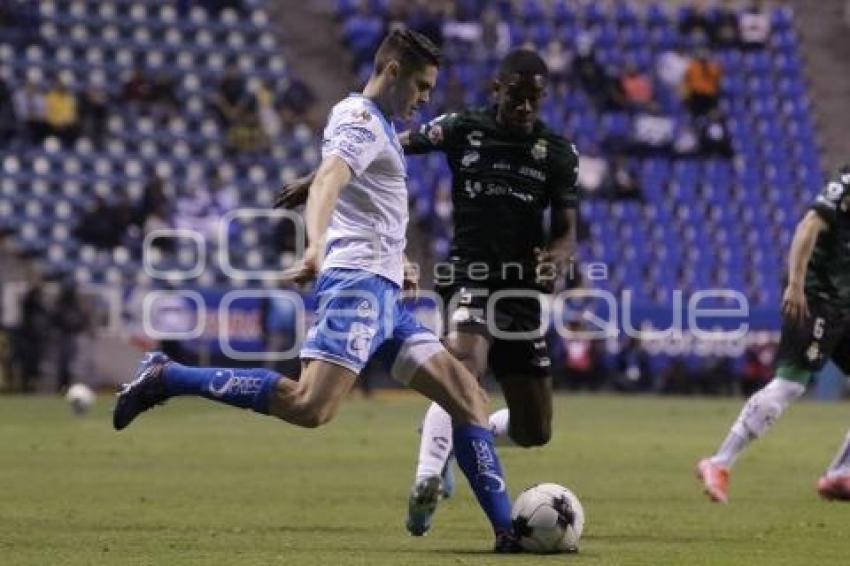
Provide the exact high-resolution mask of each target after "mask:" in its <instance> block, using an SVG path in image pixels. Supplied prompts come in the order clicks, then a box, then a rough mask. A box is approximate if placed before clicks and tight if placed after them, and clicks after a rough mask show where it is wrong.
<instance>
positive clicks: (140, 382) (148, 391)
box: [112, 352, 171, 430]
mask: <svg viewBox="0 0 850 566" xmlns="http://www.w3.org/2000/svg"><path fill="white" fill-rule="evenodd" d="M169 362H171V359H170V358H169V357H168V356H166V355H165V354H163V353H162V352H148V353H147V354H145V357H144V359H142V362H141V363H140V364H139V368H138V369H137V370H136V373H135V375H133V381H131V382H130V383H125V384H124V386H123V388H122V389H121V391H120V392H119V393H118V400H117V401H116V403H115V409H113V411H112V426H114V427H115V430H121V429H123V428H126V427H127V425H129V424H130V423H131V422H133V419H135V418H136V417H137V416H138V415H139V413H143V412H144V411H147V410H148V409H150V408H151V407H153V406H154V405H160V404H162V403H164V402H165V400H166V399H168V395H167V394H166V392H165V378H164V376H163V373H162V370H163V368H164V367H165V364H167V363H169Z"/></svg>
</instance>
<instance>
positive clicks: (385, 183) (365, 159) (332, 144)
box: [322, 94, 408, 286]
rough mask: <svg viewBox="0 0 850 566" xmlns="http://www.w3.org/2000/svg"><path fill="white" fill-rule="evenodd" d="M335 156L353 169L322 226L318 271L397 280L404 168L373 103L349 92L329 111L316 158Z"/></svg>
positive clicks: (388, 126) (400, 264)
mask: <svg viewBox="0 0 850 566" xmlns="http://www.w3.org/2000/svg"><path fill="white" fill-rule="evenodd" d="M330 155H336V156H337V157H339V158H341V159H342V160H343V161H345V162H346V163H347V164H348V166H349V167H351V171H352V173H353V176H352V179H351V181H349V183H348V185H347V186H345V187H343V189H342V191H341V192H340V196H339V200H338V201H337V205H336V209H335V210H334V212H333V216H332V217H331V221H330V225H329V226H328V232H327V242H326V248H325V260H324V262H323V263H322V270H325V269H329V268H332V267H341V268H347V269H361V270H365V271H369V272H371V273H376V274H378V275H381V276H383V277H386V278H387V279H390V280H391V281H393V282H395V283H396V284H397V285H399V286H400V285H401V283H402V279H403V254H404V248H405V244H406V239H405V232H406V230H407V220H408V211H407V183H406V180H407V168H406V165H405V161H404V152H403V151H402V148H401V143H400V142H399V140H398V135H397V134H396V132H395V129H394V128H393V126H392V124H391V123H389V122H388V121H387V119H386V118H385V117H384V116H383V114H382V113H381V111H380V110H379V109H378V107H377V106H376V105H375V103H374V102H372V101H371V100H369V99H368V98H366V97H364V96H362V95H359V94H352V95H350V96H349V97H348V98H346V99H345V100H343V101H341V102H339V103H338V104H337V105H336V106H334V108H333V110H331V114H330V118H329V119H328V125H327V126H326V127H325V131H324V135H323V139H322V157H323V158H325V157H328V156H330Z"/></svg>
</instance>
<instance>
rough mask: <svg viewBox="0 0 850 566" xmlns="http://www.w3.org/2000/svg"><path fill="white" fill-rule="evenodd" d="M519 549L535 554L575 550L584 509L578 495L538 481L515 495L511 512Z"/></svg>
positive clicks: (561, 487)
mask: <svg viewBox="0 0 850 566" xmlns="http://www.w3.org/2000/svg"><path fill="white" fill-rule="evenodd" d="M511 519H512V520H513V527H514V532H515V533H516V535H517V536H518V537H519V542H520V544H521V545H522V547H523V549H525V550H527V551H528V552H533V553H536V554H550V553H555V552H578V539H579V538H581V532H582V530H583V529H584V509H583V508H582V506H581V502H580V501H579V500H578V497H576V495H575V494H574V493H573V492H572V491H570V490H569V489H567V488H565V487H564V486H561V485H558V484H555V483H541V484H537V485H533V486H531V487H529V488H527V489H526V490H525V491H523V492H522V493H520V494H519V496H517V498H516V501H514V506H513V510H512V512H511Z"/></svg>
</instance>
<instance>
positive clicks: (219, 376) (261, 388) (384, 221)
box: [113, 30, 520, 552]
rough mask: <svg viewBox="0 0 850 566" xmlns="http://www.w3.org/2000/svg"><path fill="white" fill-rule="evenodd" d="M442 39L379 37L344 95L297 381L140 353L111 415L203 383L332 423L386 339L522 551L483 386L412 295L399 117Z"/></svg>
mask: <svg viewBox="0 0 850 566" xmlns="http://www.w3.org/2000/svg"><path fill="white" fill-rule="evenodd" d="M438 66H439V51H438V50H437V48H436V47H435V46H434V45H433V44H432V43H431V42H430V41H429V40H428V39H427V38H425V37H424V36H422V35H420V34H418V33H416V32H413V31H409V30H406V31H394V32H392V33H391V34H390V35H389V36H387V37H386V38H385V39H384V41H383V42H382V43H381V46H380V47H379V49H378V52H377V54H376V55H375V63H374V69H373V73H372V76H371V77H370V79H369V81H368V83H367V84H366V86H365V88H364V90H363V92H362V93H359V94H351V95H349V96H348V97H347V98H345V99H344V100H343V101H341V102H339V103H338V104H337V105H336V106H334V108H333V110H332V111H331V114H330V117H329V119H328V123H327V126H326V127H325V131H324V135H323V140H322V163H321V165H320V166H319V170H318V172H317V174H316V178H315V180H314V182H313V185H312V187H311V190H310V197H309V199H308V202H307V209H306V211H305V214H304V215H305V221H306V224H307V235H308V237H309V246H308V248H307V250H306V251H305V253H304V256H303V258H302V259H301V261H300V264H299V265H298V266H297V267H296V268H295V269H293V271H292V273H291V274H290V275H291V279H292V280H293V281H296V282H299V283H303V282H306V281H309V280H311V279H313V278H314V277H315V276H316V274H317V273H318V274H319V278H318V281H317V282H316V293H317V295H318V297H319V300H320V301H319V310H318V316H317V319H316V322H315V323H314V324H313V326H312V327H311V328H310V330H309V331H308V333H307V339H306V342H305V344H304V346H303V348H302V351H301V357H302V360H303V363H304V367H303V371H302V372H301V377H300V379H298V380H297V381H295V380H293V379H290V378H289V377H286V376H282V375H280V374H277V373H275V372H272V371H270V370H267V369H248V370H245V369H231V368H194V367H187V366H183V365H180V364H177V363H175V362H173V361H171V360H170V359H168V358H167V357H166V356H165V355H163V354H162V353H159V352H152V353H149V354H148V355H146V356H145V358H144V359H143V360H142V362H141V364H140V366H139V368H138V370H137V372H136V374H135V376H134V379H133V380H132V382H131V383H129V384H127V385H125V386H124V388H123V389H122V391H121V392H120V393H119V395H118V401H117V403H116V406H115V410H114V416H113V424H114V426H115V428H116V429H118V430H121V429H123V428H125V427H126V426H127V425H129V424H130V422H131V421H132V420H133V419H134V418H135V417H136V416H138V415H139V414H140V413H141V412H143V411H145V410H147V409H150V408H151V407H153V406H155V405H156V404H159V403H162V402H164V401H165V400H166V399H168V398H170V397H173V396H178V395H196V396H202V397H206V398H208V399H211V400H213V401H218V402H222V403H225V404H228V405H232V406H236V407H241V408H248V409H253V410H254V411H256V412H258V413H262V414H268V415H273V416H276V417H278V418H280V419H283V420H285V421H287V422H289V423H292V424H295V425H298V426H302V427H307V428H314V427H317V426H320V425H323V424H325V423H327V422H328V421H330V420H331V419H332V418H333V417H334V415H335V414H336V413H337V411H338V409H339V406H340V404H341V402H342V400H343V399H344V398H345V396H346V394H347V393H348V392H349V390H350V389H351V387H352V386H353V385H354V382H355V380H356V378H357V375H358V374H359V373H360V372H361V371H362V369H363V367H364V366H365V365H366V362H367V361H368V360H369V358H370V357H371V356H372V355H373V354H374V353H375V351H376V350H377V349H378V347H379V346H382V351H383V352H386V353H388V354H389V358H390V360H391V367H392V369H391V373H392V375H393V377H395V378H396V379H397V380H399V381H401V382H402V383H404V384H406V385H408V386H410V387H411V388H413V389H415V390H416V391H419V392H420V393H422V394H423V395H425V396H426V397H428V398H429V399H431V400H433V401H436V402H437V403H439V404H440V405H441V406H442V407H443V408H444V409H445V410H446V411H447V412H448V413H449V414H450V415H451V417H452V422H453V427H454V428H453V440H454V447H455V454H456V457H457V460H458V464H459V465H460V467H461V469H462V470H463V472H464V474H465V475H466V477H467V479H468V480H469V483H470V485H471V487H472V489H473V491H474V492H475V495H476V497H477V498H478V501H479V503H480V505H481V507H482V508H483V510H484V512H485V514H486V515H487V518H488V519H489V520H490V523H491V525H492V526H493V530H494V533H495V537H496V544H495V547H494V549H495V550H496V551H497V552H518V551H519V550H520V549H519V545H518V544H517V542H516V539H515V537H514V536H513V534H512V533H511V520H510V511H511V504H510V499H509V498H508V494H507V489H506V484H505V480H504V477H503V475H502V471H501V465H500V463H499V459H498V457H497V455H496V451H495V449H494V447H493V437H492V433H491V432H490V430H489V428H488V425H487V401H486V395H485V393H484V391H483V390H482V389H481V388H480V386H479V385H478V383H477V381H476V379H475V378H474V377H473V376H472V374H471V373H469V371H468V370H466V368H465V367H464V366H463V364H461V363H460V362H459V361H457V360H456V359H455V358H454V357H452V356H451V355H450V354H449V353H448V352H447V351H446V349H445V348H444V347H443V346H442V344H440V342H439V341H438V340H437V338H436V337H435V336H434V334H433V333H431V332H430V331H429V330H427V329H426V328H425V327H423V326H422V325H420V324H419V323H418V322H417V321H416V320H415V319H414V317H413V316H412V315H411V314H410V313H409V312H407V311H405V310H404V308H403V307H402V306H401V303H400V302H399V300H398V299H399V295H400V290H401V287H402V284H403V261H404V260H403V253H404V247H405V230H406V228H407V219H408V213H407V187H406V167H405V161H404V155H403V153H402V150H401V145H400V143H399V140H398V136H397V135H396V132H395V130H394V128H393V126H392V123H391V122H390V120H391V119H392V117H403V118H407V117H409V116H410V115H411V114H412V113H413V112H414V110H415V109H416V108H417V107H418V106H419V105H421V104H424V103H426V102H427V101H428V98H429V96H430V93H431V91H432V89H433V88H434V85H435V82H436V77H437V70H438Z"/></svg>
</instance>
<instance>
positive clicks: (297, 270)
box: [282, 246, 319, 287]
mask: <svg viewBox="0 0 850 566" xmlns="http://www.w3.org/2000/svg"><path fill="white" fill-rule="evenodd" d="M318 272H319V250H318V249H316V248H313V247H312V246H311V247H308V248H307V249H306V250H304V255H303V256H302V257H301V259H300V260H299V261H298V263H296V264H295V265H293V266H292V267H290V268H289V269H287V270H286V271H285V272H284V273H283V277H282V280H283V282H284V283H295V284H296V285H298V286H299V287H304V286H306V285H307V284H308V283H310V282H312V281H313V280H314V279H315V278H316V274H317V273H318Z"/></svg>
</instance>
